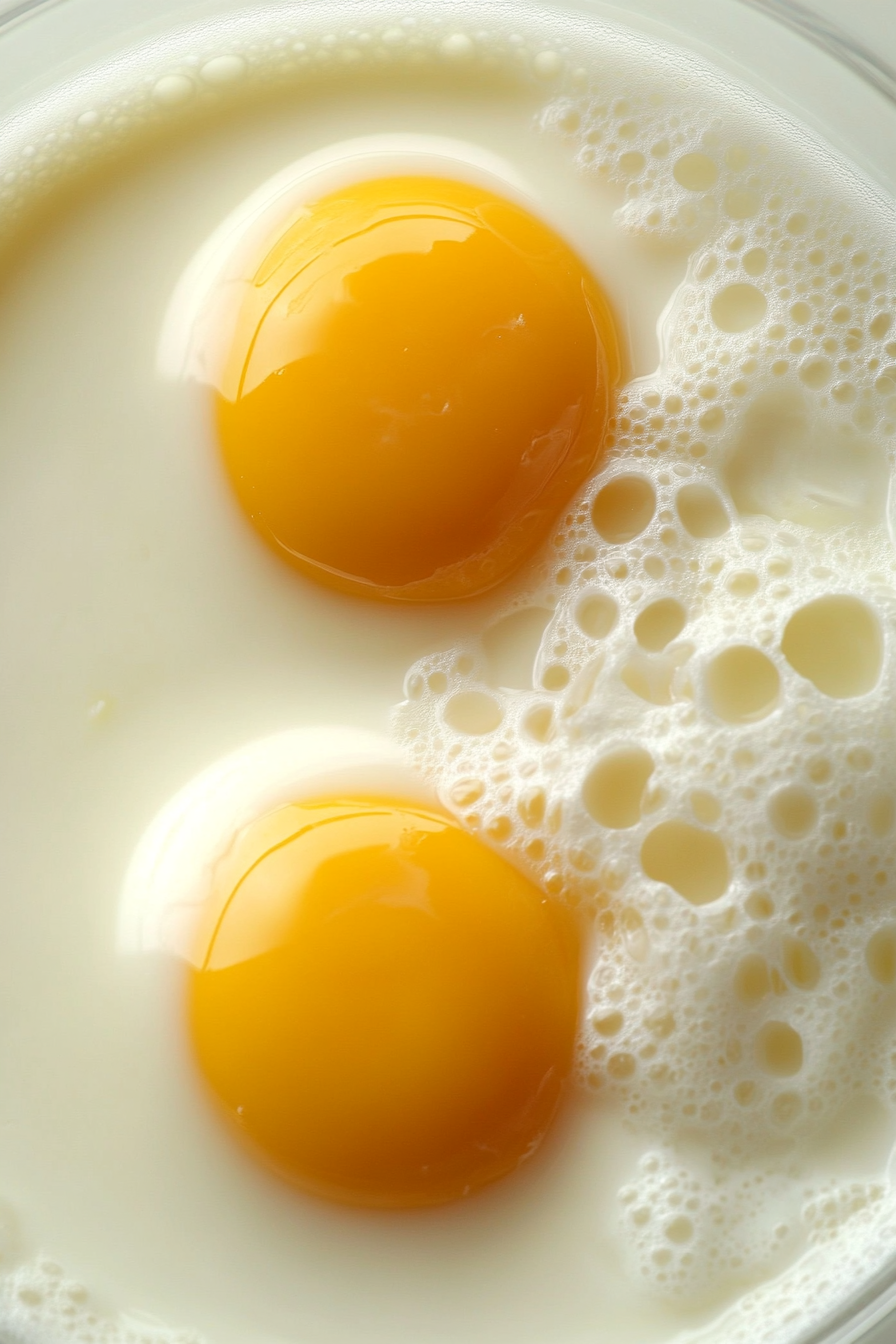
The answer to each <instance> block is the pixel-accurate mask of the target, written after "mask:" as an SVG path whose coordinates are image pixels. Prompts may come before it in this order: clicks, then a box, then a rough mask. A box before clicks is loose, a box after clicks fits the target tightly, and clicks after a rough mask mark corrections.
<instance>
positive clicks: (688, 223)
mask: <svg viewBox="0 0 896 1344" xmlns="http://www.w3.org/2000/svg"><path fill="white" fill-rule="evenodd" d="M614 54H616V53H614ZM639 57H640V65H639V68H638V73H637V77H636V78H635V77H634V76H632V74H631V72H630V70H629V69H628V68H627V66H626V63H625V60H621V61H617V62H616V63H615V64H614V65H613V66H610V65H609V64H605V65H603V66H602V67H601V68H600V70H599V71H598V72H597V73H596V74H595V76H594V78H593V79H592V78H591V77H589V80H588V82H587V84H586V86H585V87H583V88H582V90H581V91H580V92H578V93H577V94H575V95H569V94H568V93H564V94H563V95H562V96H559V97H557V98H555V99H553V100H552V101H551V102H550V104H549V105H548V107H547V109H546V111H545V113H544V114H543V116H542V118H541V125H542V128H543V129H544V131H545V133H547V134H550V135H555V136H559V137H560V138H561V139H562V140H563V141H564V142H565V143H566V144H567V146H568V149H569V152H570V153H571V154H572V155H573V156H574V158H575V160H576V162H577V163H578V164H579V165H580V167H581V169H582V171H583V172H584V173H586V174H593V175H595V176H596V177H598V178H601V179H604V180H606V181H608V182H609V183H611V184H613V185H615V187H616V188H617V189H618V190H620V191H621V192H622V193H623V194H624V200H623V202H622V204H621V205H620V207H619V209H618V211H617V215H616V219H617V223H618V225H619V227H620V228H622V229H624V230H628V231H630V232H632V233H634V234H636V235H638V236H641V237H643V238H645V239H648V240H649V239H653V240H658V241H661V240H664V241H665V242H666V243H674V244H675V245H682V246H686V247H687V248H688V249H689V261H688V267H687V274H686V278H685V280H684V282H683V284H682V285H681V286H680V288H679V290H678V291H677V292H676V294H675V296H674V298H673V300H672V302H671V303H670V305H669V307H668V309H667V311H666V313H665V315H664V319H663V324H662V331H661V336H662V355H661V361H660V365H659V368H658V370H657V372H656V374H655V375H653V376H651V377H649V378H641V379H638V380H636V381H635V382H633V383H631V384H630V385H629V386H628V387H626V388H625V389H624V390H623V391H622V393H621V395H620V397H619V401H618V406H617V415H616V420H615V425H614V427H613V431H612V433H611V436H610V442H609V444H608V447H607V451H606V454H605V456H604V458H603V461H602V462H601V464H600V467H599V469H598V471H597V472H596V474H595V476H594V478H593V479H592V481H591V482H590V484H589V486H588V487H587V488H586V489H585V490H584V491H583V492H582V494H581V496H580V497H579V498H578V499H577V500H575V501H574V503H573V504H572V506H571V507H570V510H569V512H568V514H567V516H566V517H565V518H564V519H563V520H561V523H560V525H559V527H558V530H557V533H556V535H555V537H554V538H553V541H552V544H551V545H550V547H549V548H548V549H547V550H546V552H545V553H544V554H543V555H542V556H541V557H539V559H538V561H537V562H536V564H535V566H534V567H533V569H532V571H531V572H530V573H529V574H528V575H527V576H526V577H525V578H524V579H523V581H522V582H521V583H520V584H519V585H518V586H517V587H516V589H515V590H514V591H513V593H512V594H510V595H509V596H508V597H507V599H506V601H505V605H504V607H503V608H502V609H498V610H497V612H496V614H494V615H493V616H492V617H491V618H490V620H489V624H488V625H487V628H486V629H485V630H484V631H483V633H482V635H481V637H480V638H477V639H472V640H469V641H467V642H466V643H464V644H463V645H458V646H457V647H455V648H453V649H449V650H446V651H443V652H439V653H437V654H434V655H433V656H431V657H428V658H425V659H422V660H421V661H420V662H419V663H417V664H416V665H415V666H414V667H413V668H412V669H411V671H410V673H409V674H408V678H407V681H406V699H405V701H404V702H403V703H402V704H401V705H400V706H399V707H398V708H397V710H396V712H395V716H394V725H395V731H396V733H397V735H398V737H399V739H400V740H401V741H402V742H404V743H405V745H406V746H407V748H408V749H409V751H411V752H412V753H413V754H414V756H415V758H416V760H417V761H418V763H419V764H420V766H421V768H422V769H423V770H424V771H425V772H426V773H427V775H428V776H429V777H430V778H431V779H432V780H433V781H434V782H435V783H436V784H437V786H438V787H439V789H440V792H441V795H442V797H443V799H444V801H445V803H446V805H447V806H448V807H449V808H451V809H452V810H453V811H454V813H455V814H456V815H457V816H458V817H459V818H460V819H461V820H462V821H463V823H464V824H465V825H467V826H468V827H470V828H471V829H473V830H476V831H477V832H478V833H480V834H481V835H482V836H483V837H484V838H485V839H486V840H487V841H489V842H490V843H493V844H496V845H499V846H501V848H502V849H504V850H506V851H507V852H508V853H509V854H511V855H512V856H513V857H514V859H515V860H516V861H517V862H518V863H520V864H521V865H522V866H523V867H524V868H525V869H526V870H527V871H528V872H530V873H532V874H533V875H534V876H536V877H537V879H538V880H539V881H541V882H542V884H543V885H544V887H545V888H546V889H547V891H548V892H550V893H552V894H553V895H554V896H556V897H557V898H558V899H565V900H567V901H569V902H570V903H572V904H573V905H575V906H577V907H579V908H580V909H581V910H582V911H583V912H585V915H586V916H587V917H588V918H589V919H590V920H591V921H592V924H593V927H594V931H595V939H594V953H593V963H592V972H591V977H590V980H589V988H588V1007H587V1014H586V1021H585V1026H584V1029H583V1031H582V1035H581V1041H580V1050H579V1068H580V1076H581V1079H582V1081H583V1083H584V1084H585V1086H587V1087H590V1088H592V1089H594V1090H595V1091H596V1092H598V1093H599V1095H600V1096H602V1097H604V1098H606V1099H607V1101H608V1102H611V1103H612V1104H614V1105H616V1106H618V1107H619V1108H620V1109H621V1110H622V1111H623V1112H624V1114H625V1115H626V1116H627V1117H628V1121H629V1123H630V1124H631V1125H632V1126H633V1127H635V1128H636V1129H637V1130H638V1131H640V1132H642V1133H645V1134H647V1135H650V1136H652V1137H654V1138H656V1139H658V1140H660V1141H661V1142H662V1143H663V1144H664V1145H665V1147H664V1150H663V1151H664V1152H665V1153H666V1154H667V1157H664V1158H663V1159H662V1160H660V1159H659V1158H655V1157H651V1158H650V1160H649V1161H650V1163H655V1162H659V1166H655V1165H648V1167H646V1168H644V1170H642V1173H641V1175H640V1177H639V1180H638V1182H636V1183H635V1184H634V1185H632V1186H629V1187H626V1189H625V1190H624V1191H623V1193H622V1198H623V1203H624V1204H625V1207H626V1212H625V1216H624V1218H623V1222H622V1227H623V1232H624V1238H625V1242H626V1244H627V1245H628V1248H629V1252H630V1258H631V1263H632V1265H633V1266H634V1267H635V1272H636V1273H637V1275H638V1277H639V1278H641V1279H642V1280H643V1281H644V1282H645V1283H649V1284H650V1285H651V1286H652V1288H653V1290H654V1291H657V1292H659V1293H660V1294H662V1295H666V1296H668V1295H672V1296H675V1295H684V1296H688V1295H691V1296H698V1297H699V1295H700V1294H701V1293H702V1292H704V1291H706V1290H707V1289H708V1288H709V1287H710V1286H711V1285H715V1287H718V1286H719V1284H721V1283H724V1282H725V1281H726V1278H729V1279H730V1278H733V1279H734V1280H739V1281H742V1282H746V1281H749V1280H752V1281H755V1280H756V1278H757V1277H762V1276H763V1275H764V1274H768V1273H771V1272H772V1270H775V1271H777V1270H780V1269H781V1268H783V1266H784V1264H785V1263H786V1259H787V1257H788V1255H790V1256H792V1255H793V1253H794V1246H795V1245H796V1246H799V1247H804V1246H806V1245H811V1244H813V1240H814V1241H819V1237H818V1236H817V1235H816V1230H817V1228H819V1227H821V1225H822V1222H823V1217H822V1215H821V1214H820V1212H819V1210H820V1209H821V1207H822V1205H823V1203H824V1201H822V1203H818V1202H817V1201H816V1202H815V1203H812V1202H811V1199H810V1196H809V1194H808V1193H807V1189H806V1187H805V1180H803V1184H802V1185H801V1184H800V1180H801V1179H803V1178H793V1177H792V1174H790V1173H789V1172H788V1170H787V1162H788V1161H790V1160H791V1157H787V1158H786V1159H784V1158H782V1159H781V1163H780V1164H779V1167H778V1168H777V1169H774V1168H772V1169H769V1168H768V1167H767V1164H766V1162H765V1158H766V1155H767V1153H768V1152H769V1151H774V1150H775V1149H778V1150H780V1151H781V1152H782V1153H785V1154H790V1155H792V1154H793V1152H794V1151H795V1145H796V1144H797V1143H798V1142H805V1141H807V1140H809V1139H811V1138H812V1137H813V1136H815V1135H817V1134H820V1133H821V1132H823V1131H824V1130H825V1128H826V1127H829V1126H831V1125H832V1124H835V1123H836V1120H837V1116H838V1115H839V1114H840V1112H841V1111H842V1109H843V1107H844V1106H845V1105H846V1104H847V1103H848V1102H849V1101H850V1099H851V1098H853V1097H855V1096H858V1095H865V1094H871V1095H876V1096H877V1097H879V1098H880V1099H882V1100H884V1101H885V1102H887V1103H888V1104H890V1105H892V1103H893V1101H894V1099H896V1071H894V1067H896V1056H894V1052H893V1051H892V1049H891V1048H890V1046H889V1044H888V1037H889V1034H890V1026H891V1023H892V1020H893V1015H894V1011H896V1001H894V1000H893V998H892V994H893V989H894V982H896V930H894V926H893V924H892V921H891V919H890V917H889V913H888V912H889V909H890V904H891V892H892V882H893V875H894V871H896V870H894V865H896V833H894V828H893V821H894V805H896V760H894V751H893V748H894V742H893V731H894V730H893V724H892V713H891V706H892V704H893V699H894V694H896V659H894V653H893V649H892V646H891V645H892V640H891V632H892V631H893V629H894V628H896V624H894V622H896V597H894V588H893V575H894V568H896V558H894V554H893V547H892V539H891V535H890V520H889V519H888V516H887V500H888V496H889V491H890V476H891V470H892V448H893V435H894V431H896V395H894V394H896V368H894V359H896V343H894V342H893V340H892V321H893V316H892V295H893V292H894V286H896V257H894V247H893V221H892V218H890V217H889V216H888V214H887V212H886V211H885V209H884V207H882V206H881V205H880V204H879V203H878V202H877V201H876V200H875V199H874V198H873V197H872V195H871V194H870V192H868V191H867V190H866V189H865V188H864V187H863V186H862V184H860V183H859V182H857V181H856V180H854V179H852V178H850V176H849V174H848V172H847V170H846V169H844V168H843V167H842V165H839V164H836V163H834V162H833V161H832V160H830V159H828V158H826V157H825V155H824V154H823V152H822V151H821V150H820V149H819V148H818V147H817V146H816V145H814V144H813V143H811V142H810V141H809V140H808V139H807V140H806V141H804V142H803V141H801V140H800V139H799V137H798V136H797V134H796V132H794V131H793V129H792V128H790V129H785V128H783V127H782V126H781V125H780V124H779V123H777V122H776V120H775V118H774V117H773V116H772V114H766V113H763V112H762V111H761V110H758V109H756V108H754V107H753V106H752V105H750V104H749V103H748V101H747V100H746V98H740V97H739V96H738V95H737V94H736V93H733V92H731V91H729V90H724V89H722V88H720V86H718V85H717V84H716V83H715V82H714V80H713V79H712V78H711V77H707V78H706V80H705V82H704V83H703V84H702V87H701V90H700V92H698V91H697V86H696V84H695V81H694V80H693V79H692V77H691V72H690V71H689V72H688V77H687V94H688V96H687V98H685V97H684V96H683V94H684V83H683V76H681V75H680V74H679V75H676V74H674V73H672V72H670V71H669V70H668V68H666V67H665V66H664V65H663V62H662V61H661V60H657V61H656V62H655V63H654V64H652V65H651V64H650V63H649V61H645V59H644V53H643V52H641V53H639ZM648 70H649V75H648ZM695 1140H698V1141H699V1143H700V1144H701V1146H702V1149H703V1151H704V1152H705V1153H706V1155H707V1156H708V1157H709V1158H710V1159H711V1161H712V1163H713V1164H714V1169H715V1172H716V1175H715V1177H714V1184H712V1183H711V1184H712V1191H714V1193H707V1189H708V1187H707V1186H706V1182H705V1180H704V1178H703V1177H702V1176H700V1175H699V1173H697V1172H696V1170H695V1169H693V1161H692V1159H691V1158H690V1157H688V1156H686V1155H685V1156H683V1155H682V1153H683V1152H684V1153H686V1152H687V1151H688V1149H689V1146H690V1147H692V1146H693V1144H694V1142H695ZM682 1145H684V1148H682V1147H681V1146H682ZM676 1154H677V1156H676ZM670 1163H671V1167H670V1165H669V1164H670ZM672 1168H674V1169H675V1172H677V1174H675V1175H674V1177H673V1175H670V1171H672ZM757 1182H758V1183H757ZM776 1182H777V1186H776V1184H775V1183H776ZM782 1183H783V1184H782ZM642 1187H643V1190H642ZM778 1187H780V1191H783V1192H784V1193H782V1194H781V1198H784V1197H785V1194H786V1200H785V1202H787V1203H788V1207H790V1209H791V1212H790V1213H789V1214H788V1217H787V1218H786V1219H784V1220H783V1221H781V1220H779V1221H778V1222H775V1221H774V1220H772V1221H769V1219H770V1217H771V1211H772V1210H773V1209H774V1208H775V1207H776V1206H777V1203H778V1202H780V1201H779V1198H778V1195H775V1194H773V1193H770V1192H771V1191H772V1190H773V1188H774V1189H777V1188H778ZM721 1190H724V1198H723V1197H722V1195H721V1194H720V1193H719V1191H721ZM780 1191H779V1193H780ZM735 1192H737V1193H735ZM745 1192H749V1196H748V1194H747V1193H745ZM673 1195H674V1199H673ZM830 1198H831V1199H834V1204H835V1205H836V1207H837V1208H842V1209H845V1210H847V1211H848V1210H850V1209H852V1208H853V1203H852V1201H853V1195H851V1194H848V1195H844V1196H843V1197H842V1199H841V1198H840V1196H837V1197H836V1198H834V1196H831V1197H830ZM855 1198H856V1199H858V1196H855ZM754 1199H755V1203H751V1202H750V1201H753V1200H754ZM804 1199H805V1200H806V1201H808V1202H807V1203H806V1209H807V1212H806V1214H805V1217H804V1218H803V1219H801V1218H800V1217H799V1216H796V1215H795V1214H794V1213H793V1210H794V1209H795V1210H796V1211H797V1213H798V1211H799V1208H800V1205H801V1203H802V1202H803V1200H804ZM689 1200H690V1201H697V1202H696V1204H694V1205H693V1208H691V1209H690V1212H689V1213H686V1212H685V1211H683V1210H684V1209H685V1206H686V1205H687V1207H688V1208H690V1205H688V1201H689ZM745 1200H746V1201H747V1203H745V1202H744V1201H745ZM682 1201H684V1203H683V1204H682ZM828 1202H830V1200H829V1201H828ZM860 1204H861V1201H860V1202H859V1203H857V1204H856V1206H855V1210H854V1213H855V1214H856V1216H857V1215H858V1212H859V1208H860ZM866 1205H867V1201H866V1203H865V1204H861V1208H862V1209H864V1208H866ZM645 1209H646V1210H649V1211H650V1212H649V1216H645V1219H644V1221H643V1222H639V1221H638V1218H637V1217H636V1216H635V1215H636V1213H638V1212H639V1211H640V1210H645ZM751 1209H754V1210H755V1216H754V1214H753V1213H752V1212H750V1210H751ZM676 1210H677V1212H676ZM698 1211H699V1216H697V1213H698ZM692 1215H693V1216H692ZM639 1216H640V1215H639ZM847 1217H848V1218H850V1219H852V1218H853V1214H850V1213H848V1212H847V1213H846V1214H844V1218H847ZM679 1218H684V1219H686V1220H690V1221H689V1226H690V1228H691V1231H690V1233H689V1235H688V1237H684V1234H683V1231H682V1238H681V1240H680V1241H679V1242H676V1241H675V1239H674V1237H673V1238H672V1240H671V1242H670V1240H669V1238H668V1236H667V1233H666V1231H665V1230H664V1229H665V1226H666V1223H667V1222H668V1223H669V1224H670V1225H674V1226H675V1227H677V1228H679V1230H680V1231H681V1229H683V1227H684V1223H679V1222H677V1221H676V1220H677V1219H679ZM664 1219H665V1222H664V1221H663V1220H664ZM841 1221H842V1220H841ZM785 1226H786V1231H782V1230H781V1229H782V1228H785ZM819 1244H820V1242H819ZM726 1338H727V1336H726Z"/></svg>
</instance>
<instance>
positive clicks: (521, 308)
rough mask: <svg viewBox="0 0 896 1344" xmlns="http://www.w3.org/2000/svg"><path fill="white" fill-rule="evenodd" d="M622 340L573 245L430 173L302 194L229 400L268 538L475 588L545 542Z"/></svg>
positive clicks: (223, 441) (248, 314) (343, 581)
mask: <svg viewBox="0 0 896 1344" xmlns="http://www.w3.org/2000/svg"><path fill="white" fill-rule="evenodd" d="M618 376H619V356H618V352H617V344H616V337H615V332H614V327H613V322H612V319H611V317H610V313H609V309H608V307H607V303H606V300H605V298H604V296H603V294H602V292H601V290H600V288H599V286H598V285H597V283H596V282H595V280H594V279H593V277H592V276H591V275H590V274H589V273H588V271H587V269H586V268H585V267H584V265H583V264H582V262H581V261H580V260H579V258H578V257H577V256H576V255H575V253H574V252H573V251H572V250H571V249H570V248H569V247H568V246H567V245H566V244H565V243H564V242H563V241H562V240H561V239H560V238H559V237H558V236H557V235H556V234H555V233H554V232H553V231H552V230H551V229H550V228H548V227H547V226H546V225H545V224H543V223H542V222H540V221H539V220H537V219H536V218H534V217H533V216H532V215H531V214H529V213H528V212H527V211H526V210H524V209H522V208H521V207H520V206H519V205H515V204H513V203H511V202H510V201H507V200H504V199H502V198H501V197H499V196H496V195H494V194H493V193H492V192H490V191H487V190H484V189H483V188H481V187H477V186H471V185H469V184H466V183H460V182H452V181H447V180H441V179H438V178H428V177H398V178H388V179H385V180H377V181H371V182H361V183H357V184H355V185H353V186H352V187H350V188H347V189H345V190H343V191H341V192H336V193H334V194H332V195H329V196H327V197H325V198H324V199H322V200H319V201H318V202H317V203H316V204H314V205H311V206H309V207H308V208H307V209H306V210H305V211H304V212H303V214H302V215H301V217H300V218H299V219H298V220H297V221H296V222H295V223H294V224H292V225H291V227H289V228H288V229H287V230H286V232H285V233H283V235H282V236H281V237H279V238H278V239H277V240H276V241H275V242H274V243H273V245H272V246H271V248H270V250H269V252H268V254H267V256H266V257H265V258H264V260H263V262H262V263H261V265H260V266H259V267H258V270H257V272H256V274H255V276H254V278H253V281H252V283H251V285H250V286H249V287H248V293H247V297H246V299H245V300H244V302H243V306H242V309H241V311H240V313H239V316H238V320H237V325H236V332H235V336H234V339H233V342H232V345H231V348H230V351H229V355H228V358H227V360H226V363H225V368H224V373H223V377H222V379H221V382H220V391H219V393H218V395H217V397H216V416H217V429H218V435H219V440H220V445H221V449H222V452H223V458H224V463H225V466H226V470H227V473H228V475H229V478H230V481H231V483H232V485H233V488H234V490H235V492H236V495H237V498H238V500H239V502H240V504H241V505H242V508H243V510H244V511H245V513H246V515H247V516H248V518H249V519H250V520H251V522H252V523H253V524H254V526H255V527H256V528H257V530H258V532H259V533H260V534H261V536H262V537H263V538H264V539H265V541H266V542H267V543H268V544H269V545H270V546H271V547H272V548H273V550H274V551H275V552H276V553H277V554H278V555H280V556H281V557H282V558H283V559H285V560H287V561H288V562H290V563H291V564H293V565H295V566H296V567H297V568H298V569H300V570H302V571H303V572H304V573H306V574H308V575H310V576H312V577H313V578H316V579H318V580H320V581H321V582H323V583H327V584H330V585H332V586H335V587H337V588H341V589H343V590H347V591H350V592H355V593H360V594H364V595H367V596H370V597H377V598H382V599H387V600H397V601H421V602H423V601H426V602H431V601H446V600H451V599H457V598H464V597H469V596H471V595H473V594H475V593H479V592H483V591H485V590H486V589H488V588H491V587H493V586H494V585H495V584H497V583H499V582H500V581H501V580H502V579H503V578H505V577H506V576H507V575H508V574H509V573H510V572H511V571H512V570H513V569H514V568H516V566H517V565H518V564H519V563H520V561H521V560H522V559H523V557H524V556H525V555H527V554H528V553H530V552H531V551H532V550H533V549H534V548H535V547H536V546H537V545H538V543H539V542H540V541H541V540H542V539H543V538H544V536H545V534H546V532H547V530H548V528H549V527H550V525H551V524H552V523H553V522H554V521H555V520H556V518H557V516H558V515H559V514H560V512H561V511H562V510H563V508H564V506H565V505H566V504H567V503H568V501H569V499H570V497H571V496H572V495H573V493H574V492H575V490H576V489H577V487H578V486H579V485H581V484H582V482H583V481H584V480H585V479H586V478H587V477H588V475H589V473H590V472H591V470H592V468H593V466H594V463H595V460H596V458H597V457H598V455H599V452H600V448H601V444H602V440H603V437H604V432H605V428H606V423H607V418H608V415H609V411H610V403H611V394H612V388H613V385H614V383H615V382H616V381H617V380H618Z"/></svg>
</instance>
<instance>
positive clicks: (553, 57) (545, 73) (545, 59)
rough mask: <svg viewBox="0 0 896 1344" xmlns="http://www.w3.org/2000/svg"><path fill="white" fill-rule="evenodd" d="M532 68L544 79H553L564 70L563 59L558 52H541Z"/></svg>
mask: <svg viewBox="0 0 896 1344" xmlns="http://www.w3.org/2000/svg"><path fill="white" fill-rule="evenodd" d="M532 68H533V69H534V71H535V73H536V75H539V76H540V77H541V78H542V79H553V78H554V76H555V75H559V73H560V71H561V70H562V68H563V57H562V56H561V55H560V54H559V52H556V51H540V52H539V53H538V55H537V56H536V57H535V60H534V61H533V62H532Z"/></svg>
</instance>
